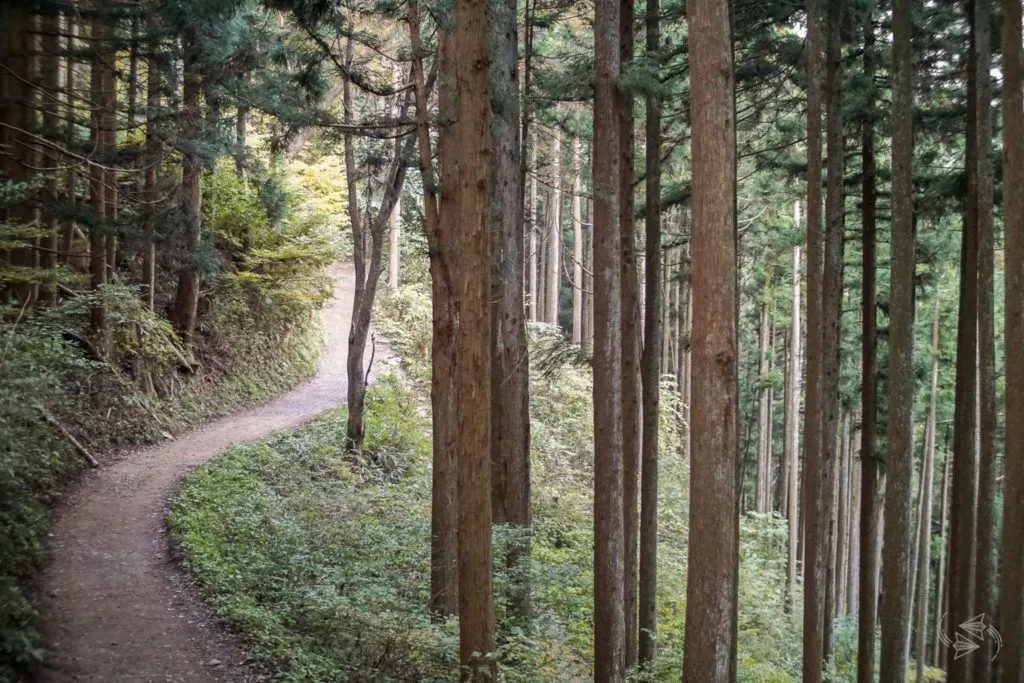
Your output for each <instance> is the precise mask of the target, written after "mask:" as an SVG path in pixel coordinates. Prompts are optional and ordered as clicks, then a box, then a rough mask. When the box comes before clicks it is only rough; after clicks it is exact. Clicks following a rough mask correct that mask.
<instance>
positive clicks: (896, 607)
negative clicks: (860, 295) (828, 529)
mask: <svg viewBox="0 0 1024 683" xmlns="http://www.w3.org/2000/svg"><path fill="white" fill-rule="evenodd" d="M910 2H911V0H896V2H895V4H894V5H893V77H892V91H893V97H892V121H893V142H892V238H891V240H892V241H891V246H890V253H891V266H890V275H889V283H890V284H889V288H890V294H889V300H890V305H889V321H890V322H889V382H888V389H889V393H888V398H887V401H886V405H887V409H888V419H887V421H886V425H887V428H886V435H885V441H886V455H885V479H886V495H885V537H884V542H883V549H882V555H883V557H882V567H883V571H882V595H883V596H884V597H883V600H882V652H881V659H880V666H879V670H880V672H881V676H882V680H883V681H904V680H906V676H907V646H908V643H909V637H910V624H911V620H912V615H911V604H912V596H911V592H910V591H911V586H910V585H908V582H907V577H908V576H909V575H910V574H911V571H912V566H911V552H910V547H911V529H912V525H911V518H910V517H911V495H912V493H913V491H912V480H913V471H914V374H913V373H914V217H913V213H914V204H913V186H912V179H913V175H912V169H911V162H912V160H913V153H914V137H913V136H914V129H913V123H914V122H913V107H914V91H913V74H912V68H913V65H912V56H911V42H910V41H911V35H912V34H911V31H912V27H911V23H910V16H911V4H910Z"/></svg>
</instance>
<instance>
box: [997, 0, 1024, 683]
mask: <svg viewBox="0 0 1024 683" xmlns="http://www.w3.org/2000/svg"><path fill="white" fill-rule="evenodd" d="M1002 5H1003V24H1002V27H1003V28H1002V31H1003V33H1002V46H1003V111H1004V113H1003V187H1009V188H1019V187H1024V114H1022V110H1024V56H1022V54H1021V53H1022V49H1021V3H1020V2H1019V0H1003V3H1002ZM1003 210H1004V217H1003V230H1004V233H1005V238H1004V239H1005V242H1006V244H1005V247H1006V251H1005V266H1004V267H1005V271H1006V282H1005V309H1004V315H1005V330H1004V335H1005V337H1004V338H1005V339H1007V340H1019V339H1024V298H1022V297H1021V296H1020V292H1021V291H1024V194H1022V193H1021V192H1016V191H1014V192H1009V193H1006V194H1004V195H1003ZM1005 354H1006V358H1005V363H1006V367H1005V372H1006V386H1007V387H1022V386H1024V356H1022V354H1021V353H1020V349H1019V348H1018V347H1016V346H1015V345H1011V344H1007V345H1006V349H1005ZM1005 425H1006V434H1005V437H1004V448H1005V453H1006V456H1005V460H1004V467H1005V478H1004V483H1003V562H1002V565H1001V569H1002V584H1001V588H1000V600H1001V601H1000V612H1001V613H1002V614H1001V616H1002V621H1001V629H1002V636H1003V650H1002V652H1001V653H1000V657H1001V664H1000V669H1001V671H1002V679H1001V680H1002V683H1022V681H1024V524H1021V520H1022V519H1024V392H1022V391H1019V390H1016V391H1007V392H1006V415H1005Z"/></svg>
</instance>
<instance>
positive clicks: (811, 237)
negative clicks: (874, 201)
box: [803, 0, 829, 683]
mask: <svg viewBox="0 0 1024 683" xmlns="http://www.w3.org/2000/svg"><path fill="white" fill-rule="evenodd" d="M820 15H821V3H820V1H819V0H808V2H807V396H806V399H805V408H804V419H805V424H804V476H803V481H804V487H803V520H804V522H803V525H804V565H803V567H804V571H803V578H804V642H803V645H804V647H803V655H804V656H803V679H804V681H806V682H807V683H820V681H821V680H822V669H823V659H822V658H823V655H824V651H825V638H824V636H825V585H826V579H827V577H826V565H827V555H828V513H827V510H826V508H825V497H826V493H825V491H826V486H827V484H828V483H829V482H828V480H827V477H826V472H825V462H824V453H823V441H822V433H821V431H822V413H823V409H824V402H823V396H822V363H823V361H824V356H823V345H822V330H823V319H822V314H823V296H822V294H823V292H822V289H823V287H822V285H823V274H822V264H823V261H824V258H823V244H822V234H821V171H822V151H821V138H822V133H821V103H822V91H821V71H822V62H823V54H822V26H821V16H820Z"/></svg>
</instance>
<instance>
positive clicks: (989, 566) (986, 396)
mask: <svg viewBox="0 0 1024 683" xmlns="http://www.w3.org/2000/svg"><path fill="white" fill-rule="evenodd" d="M975 2H976V3H977V9H976V21H977V24H976V27H977V28H976V31H977V43H978V50H977V51H978V70H977V73H978V83H977V93H978V99H977V103H976V104H975V107H976V109H977V118H978V148H977V151H976V153H977V157H976V158H977V168H978V170H977V174H978V177H977V185H976V188H977V193H978V198H977V211H978V219H977V220H978V402H979V422H978V513H977V515H978V518H977V522H976V524H977V551H976V554H977V559H976V563H977V568H976V570H975V575H974V601H975V602H974V610H973V612H972V613H971V614H972V616H973V615H974V614H986V615H988V618H989V619H992V618H993V615H995V614H996V595H995V582H996V580H997V577H996V561H995V554H996V551H997V548H996V539H995V534H996V511H995V500H996V496H997V495H998V494H999V484H998V482H997V481H996V478H997V476H998V465H997V463H996V457H997V456H996V430H997V429H998V424H997V417H996V342H995V282H994V276H995V243H994V237H993V225H992V223H993V220H992V213H993V210H992V196H993V188H992V184H993V180H992V78H991V76H990V73H991V62H992V47H991V43H992V35H991V26H992V24H991V19H990V10H991V8H990V4H991V3H990V2H989V0H975ZM1007 339H1009V338H1007ZM1018 523H1020V522H1018ZM992 648H993V640H992V639H991V638H983V639H982V640H981V647H980V648H979V649H978V651H977V652H976V653H974V656H973V657H971V659H972V660H973V661H972V665H973V666H974V680H975V681H979V683H980V682H981V681H990V680H992V664H993V662H992V658H993V654H994V653H993V649H992Z"/></svg>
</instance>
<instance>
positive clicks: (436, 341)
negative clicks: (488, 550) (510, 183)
mask: <svg viewBox="0 0 1024 683" xmlns="http://www.w3.org/2000/svg"><path fill="white" fill-rule="evenodd" d="M409 38H410V43H411V44H412V57H413V58H412V76H413V89H414V93H415V98H416V139H417V143H418V149H419V167H420V175H421V177H422V185H423V208H424V227H425V229H426V233H427V242H428V244H429V248H430V282H431V302H432V305H433V321H432V326H431V338H432V344H431V366H432V373H431V380H430V404H431V416H432V430H431V431H432V445H433V467H432V485H431V506H430V510H431V512H430V539H431V540H430V610H431V613H432V614H433V615H434V616H435V617H439V618H443V617H445V616H448V615H452V614H456V613H457V611H458V571H457V554H458V538H457V529H458V516H457V513H456V504H457V503H456V499H457V490H456V489H457V486H456V474H455V434H456V433H457V431H458V424H457V423H456V413H455V385H454V382H455V378H454V372H455V348H454V334H455V330H454V326H455V313H454V310H453V308H452V304H453V296H452V289H453V284H452V274H451V268H450V265H449V262H448V260H447V258H448V255H449V254H450V253H451V247H450V246H449V245H448V244H447V240H448V239H449V237H450V236H449V235H448V233H447V232H446V231H442V230H441V211H442V209H444V210H449V211H450V210H451V209H450V207H451V198H450V197H446V198H445V199H444V202H442V201H441V198H440V197H439V196H438V189H437V181H436V179H435V176H434V167H433V161H432V154H431V141H430V128H429V123H428V121H429V116H430V111H429V106H428V100H429V93H428V92H427V87H426V78H425V76H424V73H423V55H424V49H423V42H422V39H421V37H420V9H419V4H418V3H417V2H415V1H413V2H410V3H409ZM450 41H451V36H450V34H449V33H448V32H442V33H440V35H439V40H438V43H439V44H438V61H440V60H442V59H451V57H450V52H451V46H450ZM438 100H439V108H440V109H441V110H442V116H443V115H444V114H445V113H446V112H448V110H447V107H450V106H451V97H450V95H449V94H448V92H447V91H446V90H445V89H443V88H442V89H440V91H439V97H438ZM446 144H450V133H449V132H448V130H447V129H446V128H445V127H441V129H440V130H439V131H438V146H439V148H444V146H445V145H446ZM439 151H440V150H439ZM452 208H453V207H452Z"/></svg>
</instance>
